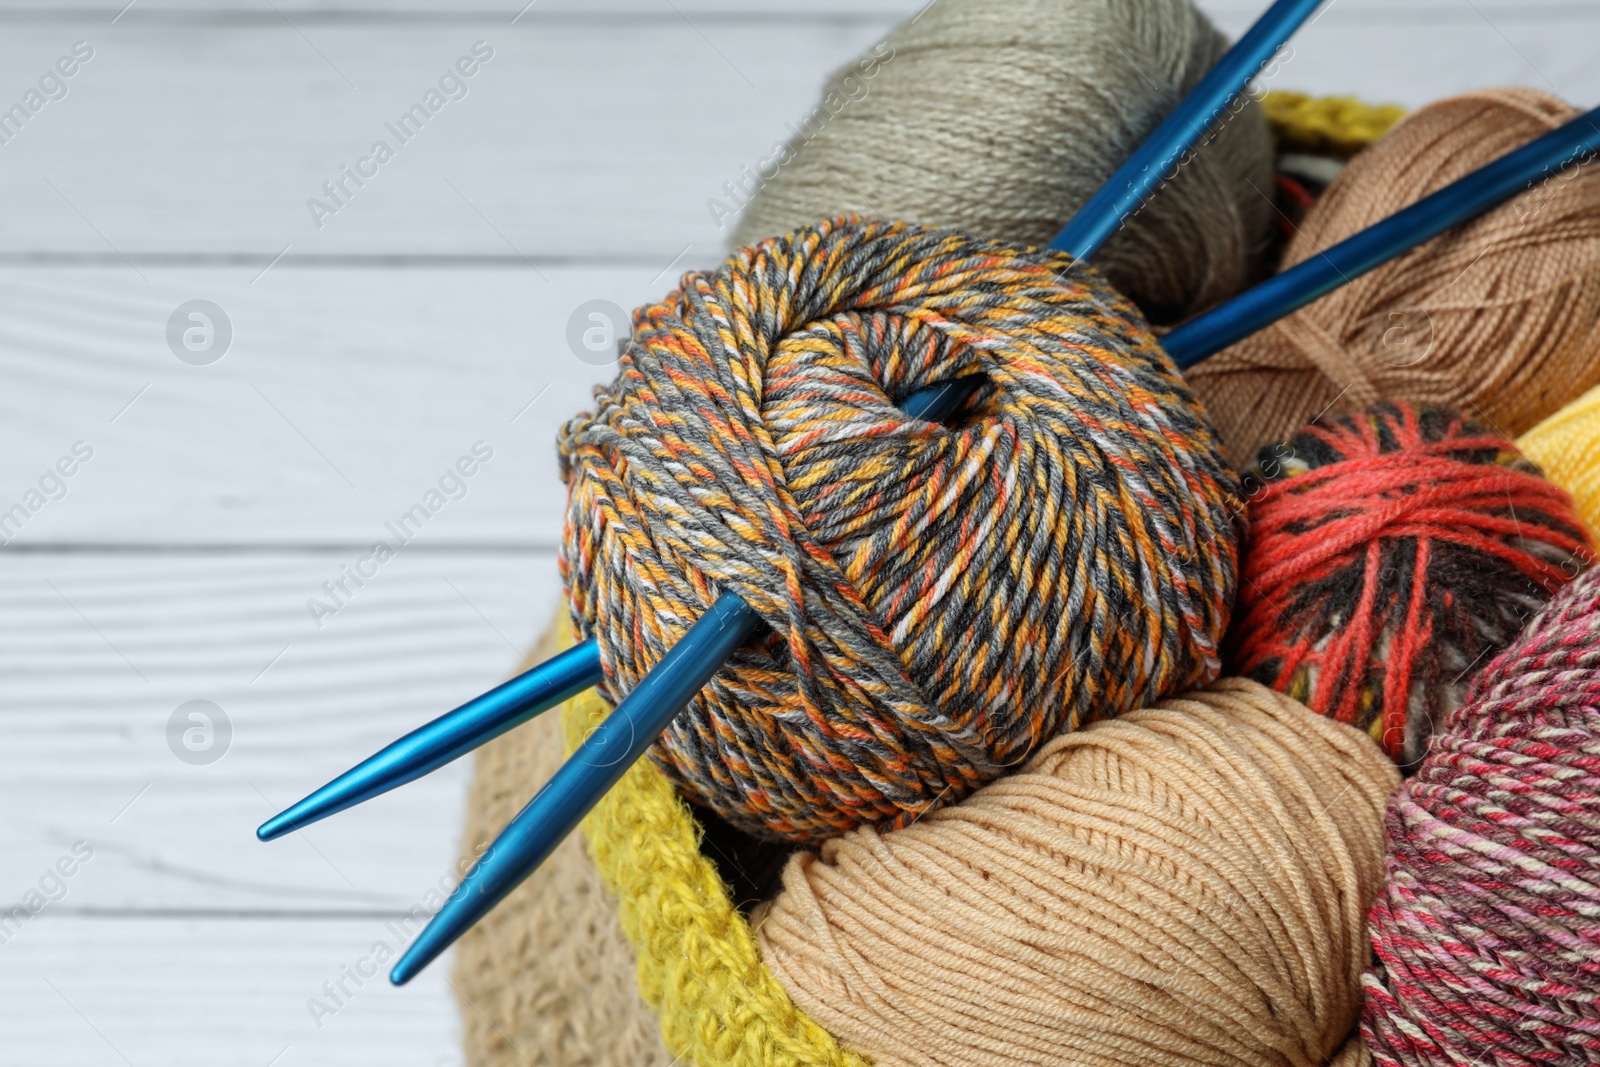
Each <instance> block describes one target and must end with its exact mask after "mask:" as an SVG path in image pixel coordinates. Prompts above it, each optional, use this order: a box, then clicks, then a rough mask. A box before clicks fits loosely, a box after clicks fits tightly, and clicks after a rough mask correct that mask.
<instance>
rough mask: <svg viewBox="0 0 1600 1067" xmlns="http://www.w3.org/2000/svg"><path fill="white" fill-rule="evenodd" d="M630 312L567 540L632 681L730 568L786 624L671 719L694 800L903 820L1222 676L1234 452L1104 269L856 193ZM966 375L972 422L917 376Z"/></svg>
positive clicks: (571, 453) (791, 817)
mask: <svg viewBox="0 0 1600 1067" xmlns="http://www.w3.org/2000/svg"><path fill="white" fill-rule="evenodd" d="M634 322H635V328H634V333H633V338H632V340H631V342H630V343H629V344H628V345H627V346H626V348H625V350H624V351H623V353H622V357H621V363H620V370H619V373H618V375H617V378H616V380H615V381H614V382H613V383H612V384H611V385H610V386H606V387H602V388H598V389H597V390H596V393H595V402H596V409H595V411H594V413H593V414H586V415H582V416H579V417H578V418H575V419H573V420H572V421H570V422H569V423H567V425H566V426H565V427H564V428H563V430H562V432H561V441H560V447H561V456H562V464H563V471H564V476H565V477H566V479H567V482H568V491H569V503H568V511H567V521H566V529H565V533H564V537H563V546H562V553H561V566H562V573H563V576H564V579H565V582H566V586H567V591H568V595H569V598H570V602H571V608H572V617H573V621H574V623H575V625H576V627H577V629H578V631H579V632H580V634H581V635H582V636H584V637H588V636H594V637H596V638H597V639H598V640H599V643H600V649H601V659H602V663H603V665H604V668H605V675H606V682H605V693H606V695H607V696H608V697H612V698H614V697H615V696H618V695H620V694H623V693H626V692H628V691H629V690H630V689H632V688H633V686H634V685H635V684H637V682H638V681H639V680H640V679H641V678H642V677H643V676H644V674H645V673H646V672H647V671H648V670H649V669H650V667H651V666H652V665H653V664H654V663H656V662H657V661H658V660H659V659H660V658H661V656H662V655H663V654H664V653H665V652H666V650H667V649H668V648H669V647H670V646H671V645H672V644H673V643H674V642H676V641H677V639H678V638H679V637H680V636H682V634H683V632H684V631H685V630H686V629H687V628H688V627H689V626H690V625H691V624H692V623H693V622H694V621H695V620H696V619H697V618H698V617H699V616H700V615H701V614H702V613H703V612H704V611H705V610H706V608H707V607H708V606H709V605H710V604H711V603H712V601H713V600H715V599H716V597H717V596H718V595H719V594H721V593H725V592H732V593H737V594H738V595H739V596H741V597H743V598H744V599H745V601H746V602H747V603H748V604H749V605H750V606H751V607H752V608H753V609H755V611H756V612H757V613H758V614H759V615H760V616H761V618H762V619H763V620H764V621H765V622H766V623H767V624H768V625H769V626H770V627H771V629H772V635H771V637H770V639H769V640H767V641H765V642H761V643H754V644H752V645H750V646H748V647H746V648H743V649H741V650H740V651H739V652H737V653H736V654H735V656H734V658H733V659H732V660H731V661H730V662H729V664H728V665H727V666H726V667H725V668H724V669H723V670H721V671H720V672H718V674H717V675H716V676H715V677H714V678H713V680H712V681H711V683H710V684H709V685H708V686H707V687H706V688H705V689H703V690H702V691H701V693H700V694H699V695H698V696H697V697H696V698H695V700H694V701H693V702H692V703H691V704H690V706H689V708H688V709H687V710H686V711H685V713H683V714H681V715H680V716H679V717H678V718H677V719H676V720H675V721H674V723H673V725H672V726H671V727H670V728H669V729H668V731H667V732H666V734H664V735H663V737H662V739H661V740H660V741H659V742H657V744H656V745H655V746H654V748H653V749H652V755H653V757H654V758H655V760H656V762H657V764H658V765H659V766H660V767H661V768H662V769H663V770H665V771H666V772H667V774H668V775H670V776H671V777H672V779H673V780H674V781H675V782H676V784H677V786H678V788H679V789H680V790H681V791H682V792H683V793H684V794H685V795H687V796H688V797H690V798H691V799H693V800H695V801H698V802H699V803H701V804H704V805H706V806H708V807H710V808H711V809H713V810H715V811H716V812H718V813H719V814H721V815H722V816H723V817H724V818H726V819H727V820H728V821H729V822H731V823H733V824H734V825H736V826H739V827H740V828H742V829H745V830H748V831H751V832H755V833H759V834H763V835H766V836H777V837H782V838H788V839H793V840H801V841H814V840H818V839H823V838H827V837H830V836H833V835H835V834H837V833H839V832H841V831H843V830H845V829H848V828H850V827H852V826H856V825H860V824H864V823H865V824H874V825H888V826H893V825H901V824H904V823H906V822H909V821H911V820H913V819H915V818H917V817H918V816H919V815H921V814H922V813H924V812H926V811H928V810H929V809H930V808H932V807H933V806H935V805H937V804H940V803H948V802H951V801H955V800H958V799H960V798H961V797H963V796H965V795H967V794H968V793H970V792H972V791H973V790H974V789H976V788H977V787H978V786H980V785H982V784H983V783H984V782H986V781H989V780H991V779H993V778H995V777H997V776H999V775H1000V774H1001V773H1002V772H1003V771H1004V770H1005V769H1006V768H1008V767H1014V766H1017V765H1019V764H1020V763H1022V761H1024V760H1025V759H1026V758H1027V757H1028V756H1029V755H1030V754H1031V753H1032V752H1033V751H1034V750H1035V749H1036V748H1038V747H1039V746H1040V745H1041V744H1043V743H1044V742H1045V741H1046V740H1048V739H1049V738H1051V737H1054V736H1055V735H1057V734H1059V733H1061V732H1063V731H1066V730H1071V729H1073V728H1075V727H1077V726H1079V725H1082V724H1083V723H1085V722H1088V721H1089V720H1091V719H1094V718H1098V717H1107V716H1114V715H1116V714H1118V713H1120V712H1123V711H1128V710H1132V709H1133V708H1136V707H1139V706H1141V705H1143V704H1147V703H1150V702H1152V701H1154V700H1156V699H1159V698H1160V697H1161V696H1162V695H1165V694H1167V693H1171V692H1175V691H1178V690H1181V689H1184V688H1186V687H1189V686H1192V685H1195V684H1199V683H1202V682H1204V681H1205V680H1208V679H1210V678H1212V677H1214V676H1215V675H1216V673H1217V671H1218V669H1219V666H1220V660H1219V650H1220V642H1221V637H1222V633H1223V630H1224V628H1225V626H1226V623H1227V617H1228V609H1229V606H1230V604H1231V603H1232V598H1233V591H1234V580H1235V574H1236V571H1235V564H1236V537H1237V532H1236V525H1235V524H1236V522H1237V521H1238V518H1239V514H1240V512H1241V511H1242V504H1241V501H1240V499H1239V496H1238V486H1237V482H1236V479H1235V476H1234V475H1233V474H1232V473H1231V472H1230V471H1229V469H1228V467H1227V466H1226V465H1225V463H1224V462H1223V460H1222V457H1221V454H1220V452H1219V450H1218V448H1217V445H1216V441H1215V438H1214V436H1213V434H1212V430H1211V428H1210V425H1209V423H1208V422H1207V420H1206V418H1205V416H1204V414H1203V412H1202V411H1201V409H1200V408H1199V407H1198V406H1197V405H1196V404H1195V402H1194V400H1193V397H1192V396H1191V394H1190V393H1189V391H1188V388H1187V387H1186V386H1185V385H1184V382H1183V379H1182V377H1181V376H1180V375H1179V374H1178V373H1177V371H1176V369H1175V368H1174V367H1173V365H1172V363H1171V362H1170V360H1169V359H1168V358H1167V356H1166V354H1165V353H1164V352H1163V351H1162V350H1161V348H1160V346H1159V345H1158V344H1157V343H1156V341H1155V339H1154V337H1152V336H1151V334H1150V332H1149V330H1148V328H1147V327H1146V325H1145V323H1144V320H1143V319H1142V318H1141V317H1140V315H1139V313H1138V312H1137V310H1135V308H1134V307H1133V305H1132V304H1130V303H1129V302H1128V301H1127V300H1126V299H1124V298H1123V297H1122V296H1120V295H1118V294H1117V293H1116V292H1115V291H1114V290H1113V289H1112V288H1111V287H1110V286H1109V285H1107V284H1106V283H1105V282H1104V281H1103V280H1101V279H1100V277H1099V276H1098V275H1096V274H1095V273H1094V272H1093V271H1092V270H1090V269H1088V268H1086V267H1084V266H1082V265H1079V264H1076V263H1074V262H1072V261H1071V260H1070V259H1069V258H1068V257H1066V256H1064V255H1061V254H1059V253H1053V252H1042V251H1037V250H1033V249H1028V248H1024V247H1019V246H1014V245H1007V244H1001V243H997V242H989V241H981V240H978V239H975V238H972V237H968V236H966V235H963V234H960V233H957V232H953V231H947V230H936V229H927V228H919V227H915V226H911V225H908V224H905V223H891V222H864V221H861V220H858V219H837V220H833V221H830V222H826V223H821V224H817V225H814V226H807V227H804V228H802V229H799V230H796V231H795V232H793V233H791V234H787V235H784V236H782V237H777V238H772V239H769V240H765V241H762V242H761V243H759V244H757V245H754V246H752V247H750V248H746V249H743V250H741V251H740V252H738V253H737V254H735V255H734V256H732V257H731V258H730V259H729V260H728V261H727V262H726V263H725V264H724V265H723V266H722V267H721V268H720V269H718V270H717V271H715V272H713V273H690V274H688V275H686V276H685V277H684V279H683V282H682V288H681V289H679V290H678V291H676V292H674V293H672V294H671V295H670V296H668V297H667V299H666V300H664V301H663V302H661V303H659V304H654V305H651V306H648V307H644V308H641V309H639V310H638V311H637V312H635V316H634ZM966 374H982V375H983V376H984V377H985V378H986V379H987V382H988V384H987V386H986V387H985V388H984V389H983V390H982V391H981V393H980V395H979V396H978V397H977V398H976V400H975V401H974V402H972V403H969V405H968V410H967V412H966V413H965V417H964V418H963V419H962V420H960V421H959V422H958V423H957V424H955V425H953V426H950V427H946V426H941V425H938V424H935V423H930V422H926V421H924V420H921V419H915V418H911V417H909V416H907V415H906V414H905V413H904V412H903V411H902V410H901V409H900V408H899V407H898V406H897V404H896V398H903V397H905V396H907V395H909V394H910V393H912V392H914V391H916V390H917V389H919V388H921V387H923V386H926V385H930V384H932V383H934V382H938V381H943V380H946V379H949V378H953V377H957V376H960V375H966Z"/></svg>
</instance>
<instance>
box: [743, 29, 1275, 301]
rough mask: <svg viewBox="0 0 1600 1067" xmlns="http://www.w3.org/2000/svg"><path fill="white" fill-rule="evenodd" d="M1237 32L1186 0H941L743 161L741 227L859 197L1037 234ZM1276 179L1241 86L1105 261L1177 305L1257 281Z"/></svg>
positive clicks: (1265, 135) (1120, 276) (1122, 286)
mask: <svg viewBox="0 0 1600 1067" xmlns="http://www.w3.org/2000/svg"><path fill="white" fill-rule="evenodd" d="M1227 44H1228V42H1227V40H1226V39H1225V38H1224V37H1223V36H1222V34H1221V33H1219V32H1218V31H1217V30H1216V29H1215V28H1214V27H1213V26H1212V25H1211V23H1210V22H1209V21H1208V20H1207V19H1206V17H1205V16H1204V15H1203V14H1201V13H1200V11H1199V10H1198V9H1196V8H1195V7H1194V5H1193V4H1191V3H1190V2H1189V0H940V2H939V3H937V4H933V5H931V6H929V7H927V8H925V9H924V10H923V11H922V12H921V13H920V14H919V15H917V16H916V17H914V18H912V19H910V20H909V21H907V22H904V23H901V24H900V25H899V26H898V27H897V28H896V29H895V30H894V31H893V32H892V33H890V34H889V36H888V37H887V38H886V39H885V40H884V41H883V42H880V43H879V44H878V45H877V46H875V47H874V48H871V49H868V50H867V51H866V52H864V53H863V54H862V56H861V57H860V58H859V59H857V60H855V61H853V62H852V63H849V64H847V65H846V66H844V67H841V68H840V69H839V70H838V71H837V72H836V73H835V74H834V75H833V76H832V78H831V79H830V80H829V81H828V83H827V85H826V87H825V88H824V90H823V96H822V100H821V102H820V103H819V104H818V105H817V107H816V108H815V109H814V110H813V111H811V112H809V113H807V114H806V115H804V116H802V117H801V119H800V121H798V122H796V123H794V124H792V125H791V127H790V129H791V130H793V131H794V136H793V137H792V138H791V139H790V140H789V142H788V144H787V145H781V144H780V145H776V146H774V150H773V152H772V153H771V154H770V156H769V157H768V158H766V159H764V160H762V161H760V165H759V166H758V167H755V168H752V169H751V170H750V171H749V173H748V175H747V179H746V185H747V187H748V186H750V185H751V184H752V183H754V184H755V185H758V186H759V188H756V189H755V191H754V197H753V200H752V201H751V202H750V204H749V206H748V207H747V208H746V209H745V210H744V212H743V214H742V217H741V218H740V220H739V224H738V228H737V231H736V233H735V235H734V241H735V243H736V244H750V243H753V242H754V241H756V240H758V239H760V238H762V237H769V236H772V235H774V234H779V233H787V232H789V231H790V230H793V229H795V228H796V227H798V226H800V225H802V224H804V223H808V222H814V221H816V220H817V219H820V218H826V217H830V216H833V215H839V214H861V215H867V216H874V217H878V218H893V219H902V220H905V221H908V222H916V223H925V224H928V225H932V226H941V227H951V228H954V229H960V230H965V231H967V232H969V233H972V234H975V235H977V236H980V237H988V238H998V239H1000V240H1005V241H1012V242H1016V243H1020V244H1031V245H1042V244H1044V243H1046V242H1047V241H1049V240H1050V239H1051V238H1052V237H1054V236H1055V234H1056V233H1057V231H1059V230H1060V229H1061V227H1062V226H1063V225H1064V224H1065V223H1066V222H1067V220H1068V219H1070V218H1071V217H1072V215H1073V213H1074V212H1075V211H1076V210H1077V209H1078V208H1079V207H1080V206H1082V205H1083V203H1084V202H1085V201H1086V200H1088V198H1089V197H1090V196H1091V195H1093V193H1094V192H1095V190H1097V189H1098V188H1099V187H1100V186H1101V184H1102V183H1103V182H1104V181H1105V180H1106V178H1108V177H1109V176H1110V175H1111V172H1112V171H1113V170H1114V169H1115V167H1116V166H1117V164H1119V163H1120V162H1121V161H1122V160H1123V159H1125V158H1127V156H1128V155H1129V154H1130V153H1131V152H1132V151H1133V150H1134V148H1136V147H1137V146H1138V145H1139V143H1140V142H1141V141H1142V140H1143V139H1144V136H1145V135H1146V134H1147V133H1149V132H1150V131H1151V130H1152V129H1154V128H1155V126H1156V124H1157V123H1158V122H1159V121H1160V120H1161V118H1162V117H1163V116H1165V115H1166V113H1167V112H1168V111H1170V110H1171V109H1172V108H1173V107H1174V106H1175V105H1176V104H1177V102H1178V101H1179V100H1180V99H1181V98H1182V97H1183V95H1184V94H1185V93H1186V92H1187V91H1188V90H1189V89H1190V88H1192V87H1193V86H1194V85H1195V84H1196V83H1197V82H1198V81H1199V80H1200V78H1201V77H1203V76H1204V75H1205V73H1206V72H1207V71H1208V70H1209V69H1210V68H1211V66H1212V65H1213V64H1214V63H1215V62H1216V61H1217V59H1218V58H1220V57H1221V56H1222V54H1223V53H1224V52H1225V51H1226V50H1227ZM1271 197H1272V139H1271V134H1270V131H1269V130H1268V128H1267V124H1266V119H1265V118H1264V117H1263V115H1262V113H1261V109H1260V107H1259V106H1258V105H1257V104H1256V103H1255V102H1254V101H1253V100H1250V99H1245V100H1243V101H1241V103H1240V105H1239V109H1238V110H1237V112H1236V113H1234V114H1232V115H1231V116H1230V117H1228V118H1227V121H1226V122H1225V124H1224V125H1223V126H1222V128H1221V130H1220V132H1219V133H1217V134H1216V135H1215V136H1214V137H1212V138H1211V139H1210V140H1209V141H1208V142H1206V143H1204V144H1203V145H1202V147H1200V148H1199V149H1197V151H1196V154H1195V158H1194V159H1192V160H1191V161H1189V162H1188V163H1186V164H1185V165H1184V166H1182V167H1181V168H1180V169H1179V170H1178V172H1177V174H1176V176H1175V177H1174V178H1173V180H1172V181H1171V182H1170V184H1168V185H1167V186H1166V187H1164V188H1162V189H1161V190H1160V191H1159V192H1158V193H1157V194H1156V195H1155V196H1154V197H1153V198H1152V200H1151V201H1150V203H1149V204H1147V205H1146V206H1145V208H1144V209H1143V210H1142V211H1141V212H1139V214H1138V215H1137V216H1135V217H1134V218H1133V220H1132V221H1131V222H1130V223H1129V224H1128V225H1127V227H1126V228H1125V229H1123V230H1122V231H1120V232H1119V233H1118V234H1116V235H1115V236H1114V237H1113V238H1112V239H1111V241H1110V242H1109V243H1108V244H1107V246H1106V247H1105V249H1104V250H1103V251H1102V252H1101V253H1100V254H1099V255H1098V256H1096V259H1095V265H1096V266H1097V267H1098V268H1100V270H1101V271H1102V272H1103V273H1104V274H1105V275H1106V276H1107V277H1109V278H1110V280H1111V282H1112V284H1113V285H1115V286H1116V288H1117V289H1118V290H1119V291H1120V292H1122V293H1124V294H1125V295H1127V296H1129V297H1130V298H1132V299H1133V301H1134V302H1135V303H1137V304H1138V305H1139V306H1140V308H1141V309H1142V310H1143V311H1144V312H1145V314H1146V315H1147V316H1149V317H1150V319H1151V320H1152V321H1154V322H1157V323H1165V322H1175V321H1177V320H1178V319H1181V318H1183V317H1185V316H1187V315H1188V314H1190V313H1191V312H1194V311H1196V310H1198V309H1200V308H1203V307H1206V306H1208V305H1210V304H1213V303H1216V302H1218V301H1220V300H1222V299H1224V298H1226V297H1228V296H1230V295H1232V294H1234V293H1236V292H1238V291H1239V290H1240V289H1242V288H1243V287H1244V286H1245V285H1246V284H1248V283H1249V281H1250V280H1251V274H1252V272H1253V271H1254V269H1255V266H1256V263H1257V261H1258V259H1259V255H1260V252H1261V250H1262V249H1263V248H1264V247H1265V245H1266V243H1267V241H1268V239H1269V229H1270V226H1271V220H1272V214H1273V209H1272V200H1271ZM729 210H732V208H731V207H730V208H729Z"/></svg>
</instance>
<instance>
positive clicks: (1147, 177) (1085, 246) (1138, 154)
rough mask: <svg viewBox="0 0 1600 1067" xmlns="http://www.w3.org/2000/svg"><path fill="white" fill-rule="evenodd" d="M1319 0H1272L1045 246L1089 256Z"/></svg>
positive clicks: (1177, 162) (1165, 176)
mask: <svg viewBox="0 0 1600 1067" xmlns="http://www.w3.org/2000/svg"><path fill="white" fill-rule="evenodd" d="M1321 4H1322V0H1277V2H1276V3H1274V4H1273V5H1272V6H1271V7H1270V8H1268V9H1267V10H1266V13H1265V14H1263V15H1262V16H1261V17H1260V18H1259V19H1257V20H1256V23H1255V25H1254V26H1251V27H1250V29H1249V30H1248V31H1246V33H1245V35H1244V36H1243V37H1241V38H1239V40H1238V41H1236V42H1235V43H1234V46H1233V47H1232V48H1230V49H1228V52H1227V54H1226V55H1224V56H1223V57H1222V58H1221V59H1219V60H1218V61H1217V65H1216V66H1214V67H1212V68H1211V71H1210V73H1208V74H1207V75H1206V76H1205V77H1204V78H1202V79H1201V80H1200V84H1199V85H1196V86H1195V87H1194V89H1192V90H1191V91H1190V93H1189V95H1188V96H1186V97H1184V98H1183V100H1182V102H1180V103H1179V104H1178V106H1177V107H1175V108H1173V109H1172V111H1171V113H1170V114H1168V115H1167V117H1166V118H1165V119H1163V120H1162V121H1161V125H1159V126H1157V127H1156V128H1155V131H1154V132H1153V133H1151V134H1150V136H1149V137H1147V138H1145V141H1144V143H1143V144H1141V145H1140V146H1139V147H1138V148H1137V149H1136V150H1135V151H1134V153H1133V155H1131V156H1129V157H1128V161H1127V162H1126V163H1124V164H1123V165H1122V166H1121V167H1118V168H1117V172H1116V173H1115V174H1113V175H1112V176H1111V177H1110V179H1108V180H1107V181H1106V183H1105V184H1104V185H1102V186H1101V187H1100V190H1099V192H1097V193H1095V194H1094V196H1092V197H1090V198H1089V202H1088V203H1086V204H1084V205H1083V207H1082V209H1081V210H1079V212H1078V213H1077V214H1076V215H1074V216H1073V217H1072V218H1071V220H1070V221H1068V223H1067V225H1066V226H1065V227H1064V228H1063V229H1062V231H1061V232H1060V233H1058V234H1056V236H1055V238H1054V239H1053V240H1052V241H1051V242H1050V247H1051V248H1059V249H1061V250H1062V251H1063V252H1070V253H1071V254H1072V255H1073V256H1074V257H1076V258H1077V259H1092V258H1093V257H1094V254H1095V253H1096V252H1098V251H1099V250H1100V246H1101V245H1103V244H1105V243H1106V241H1107V240H1108V239H1110V237H1111V235H1112V234H1113V233H1115V232H1116V231H1117V228H1118V227H1119V226H1121V225H1122V223H1123V220H1125V219H1126V218H1127V217H1128V216H1129V215H1131V214H1133V212H1134V211H1136V210H1138V208H1139V205H1141V204H1143V203H1144V202H1145V199H1146V198H1147V197H1149V195H1150V194H1151V193H1152V192H1154V191H1155V189H1156V187H1157V186H1158V185H1160V184H1161V183H1162V182H1164V181H1166V180H1168V179H1169V178H1170V177H1171V176H1172V174H1173V173H1175V172H1176V170H1177V168H1179V167H1180V166H1182V165H1183V156H1184V154H1185V153H1187V152H1188V151H1189V150H1190V149H1191V148H1192V147H1193V146H1194V145H1195V144H1197V143H1198V142H1199V141H1200V139H1201V138H1202V137H1204V136H1205V134H1206V131H1207V130H1209V129H1210V128H1211V126H1212V125H1213V124H1214V123H1215V122H1216V121H1217V120H1218V119H1219V118H1220V117H1221V115H1222V113H1223V112H1224V111H1225V110H1226V109H1227V108H1228V107H1229V106H1231V105H1232V103H1233V101H1234V99H1235V98H1237V97H1238V96H1239V94H1240V93H1242V92H1243V91H1244V87H1245V86H1246V85H1248V84H1249V83H1250V79H1251V78H1254V77H1255V76H1256V75H1257V74H1259V73H1260V72H1261V68H1262V67H1264V66H1266V64H1267V61H1268V60H1270V59H1271V58H1272V56H1273V53H1275V52H1276V51H1277V50H1278V49H1279V47H1281V46H1282V45H1283V42H1285V41H1287V40H1288V39H1289V37H1290V36H1291V35H1292V34H1293V33H1294V31H1295V30H1297V29H1299V28H1300V26H1301V24H1302V23H1304V22H1305V20H1306V19H1308V18H1310V17H1311V13H1312V12H1313V11H1315V10H1316V9H1317V8H1318V7H1319V6H1320V5H1321Z"/></svg>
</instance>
